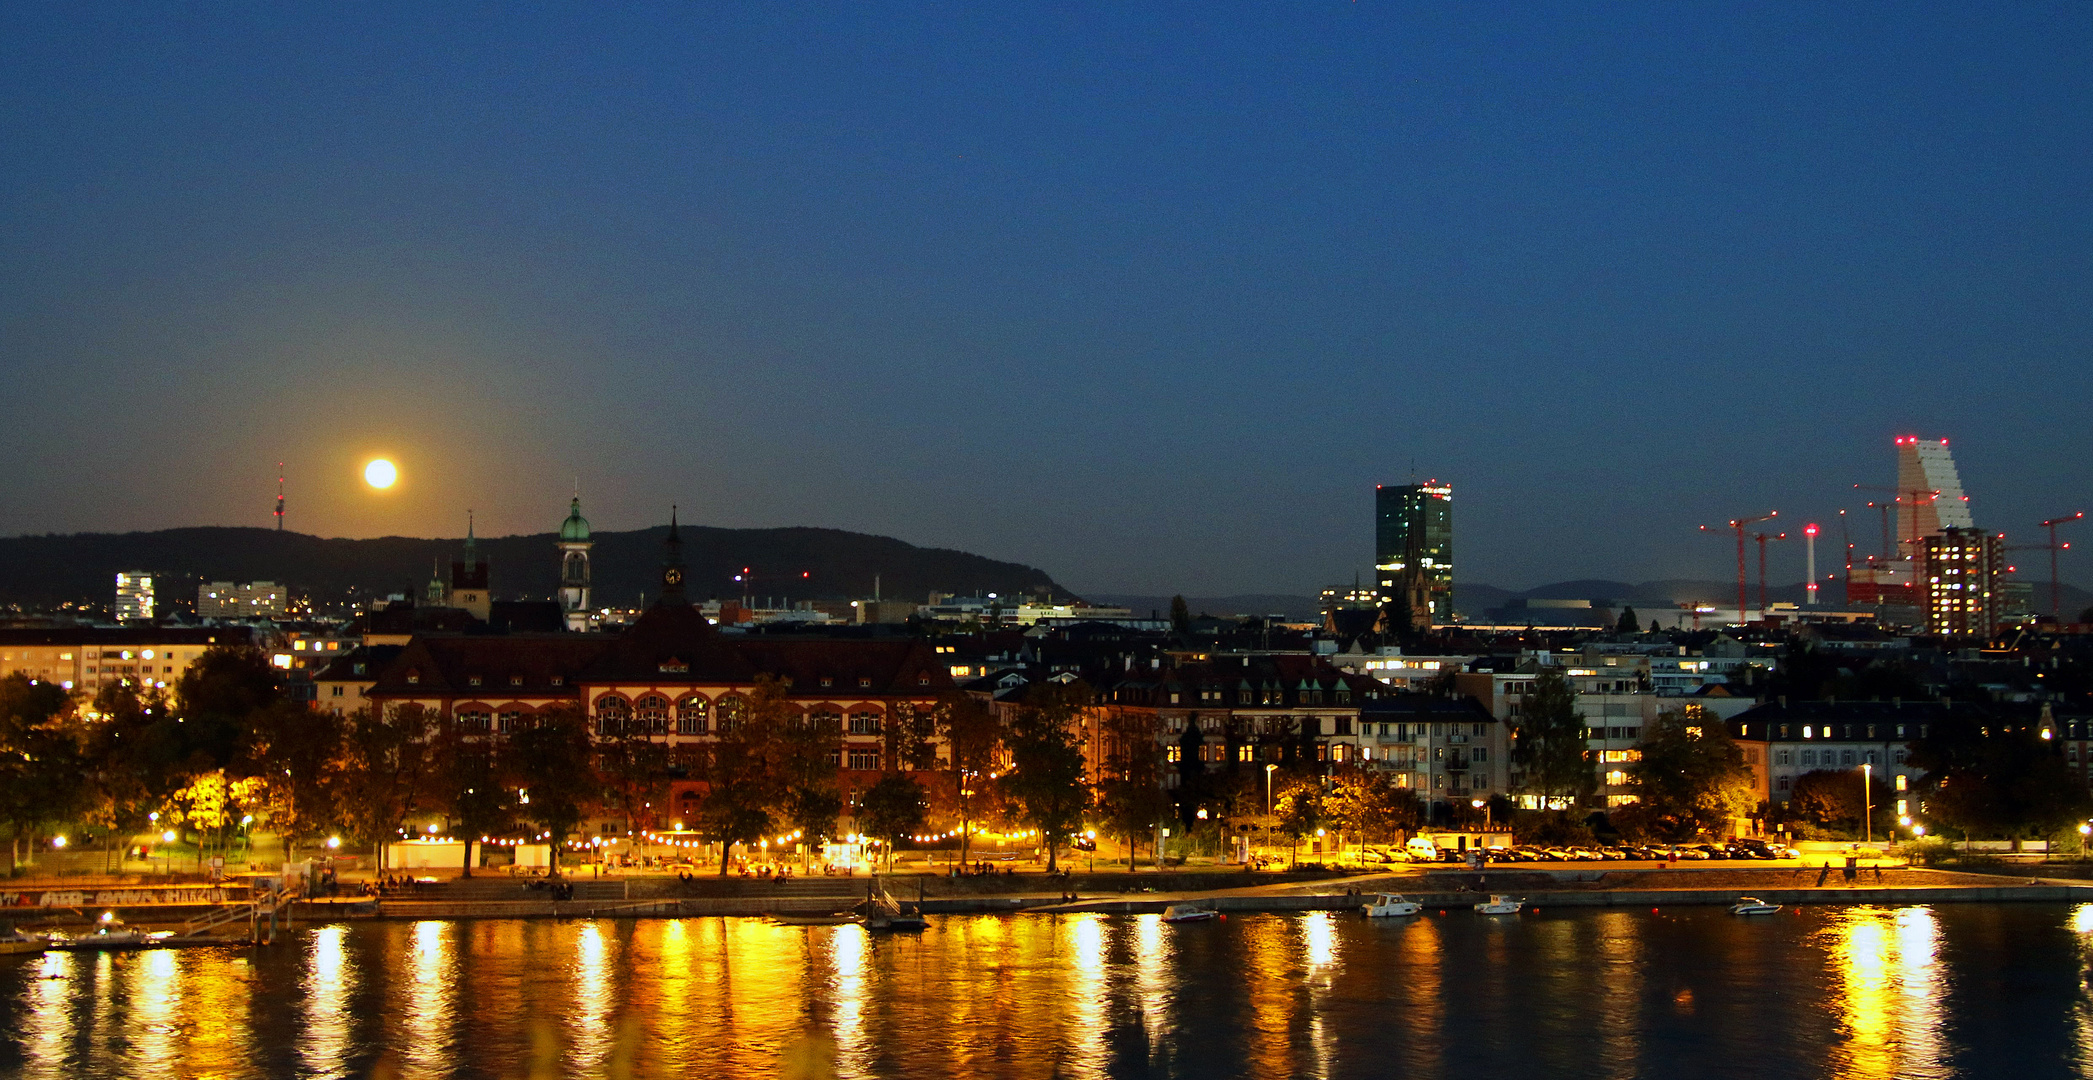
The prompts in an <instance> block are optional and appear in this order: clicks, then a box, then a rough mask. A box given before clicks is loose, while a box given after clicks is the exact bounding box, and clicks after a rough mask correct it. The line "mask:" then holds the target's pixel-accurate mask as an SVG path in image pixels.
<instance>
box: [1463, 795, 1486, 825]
mask: <svg viewBox="0 0 2093 1080" xmlns="http://www.w3.org/2000/svg"><path fill="white" fill-rule="evenodd" d="M1468 805H1470V806H1472V807H1475V808H1476V809H1477V810H1480V811H1482V812H1483V828H1484V829H1485V830H1487V829H1489V827H1490V824H1491V820H1490V800H1488V799H1470V800H1468Z"/></svg>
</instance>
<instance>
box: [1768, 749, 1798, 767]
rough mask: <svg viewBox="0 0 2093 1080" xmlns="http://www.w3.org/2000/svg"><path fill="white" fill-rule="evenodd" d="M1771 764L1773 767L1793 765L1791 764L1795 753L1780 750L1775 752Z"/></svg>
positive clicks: (1793, 761)
mask: <svg viewBox="0 0 2093 1080" xmlns="http://www.w3.org/2000/svg"><path fill="white" fill-rule="evenodd" d="M1773 763H1774V764H1775V765H1793V764H1795V753H1794V751H1791V750H1780V751H1776V752H1775V753H1774V755H1773Z"/></svg>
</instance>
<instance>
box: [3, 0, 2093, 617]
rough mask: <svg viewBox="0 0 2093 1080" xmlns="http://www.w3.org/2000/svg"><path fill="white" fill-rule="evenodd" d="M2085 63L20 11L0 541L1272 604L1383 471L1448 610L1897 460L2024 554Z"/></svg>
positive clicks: (1902, 7) (1091, 31) (2075, 403)
mask: <svg viewBox="0 0 2093 1080" xmlns="http://www.w3.org/2000/svg"><path fill="white" fill-rule="evenodd" d="M432 8H435V9H439V10H437V11H434V12H433V13H432V11H431V10H430V9H432ZM2089 57H2093V4H2087V3H2084V2H2083V0H2080V2H2073V3H2065V4H2056V5H2041V4H2012V5H1989V4H1969V3H1953V4H1937V5H1921V4H1915V3H1896V4H1881V5H1868V4H1860V3H1842V4H1824V5H1800V4H1768V5H1748V4H1705V5H1695V4H1679V3H1659V4H1649V5H1641V6H1638V5H1631V4H1593V5H1584V6H1568V5H1561V6H1558V5H1538V4H1516V5H1515V4H1502V5H1472V4H1435V5H1404V4H1390V3H1385V2H1381V0H1361V2H1358V3H1352V2H1343V3H1332V2H1320V0H1315V2H1301V3H1291V4H1244V5H1227V4H1218V3H1213V2H1199V3H1186V4H1161V3H1140V4H1117V5H1087V4H1085V5H1057V6H1053V7H1046V6H1030V5H1017V4H958V3H951V4H916V5H890V4H861V5H844V4H820V5H805V6H799V5H791V4H785V3H767V4H739V5H697V4H671V5H663V6H660V7H653V8H649V7H641V6H621V7H620V12H619V13H617V14H612V15H606V14H604V13H603V12H602V11H601V10H600V7H599V6H597V5H558V6H548V7H544V8H533V7H528V6H524V5H502V6H492V5H489V6H467V5H462V4H437V5H428V4H404V5H398V6H390V7H388V6H383V5H378V4H355V5H325V6H322V5H303V6H301V5H290V4H284V5H277V4H253V5H242V6H234V5H196V4H190V5H164V6H163V5H152V4H128V3H127V4H104V5H88V4H27V3H15V4H8V5H5V6H4V7H0V160H4V162H5V165H4V166H0V364H4V367H5V372H6V378H7V383H8V385H9V386H10V387H11V388H12V391H13V392H11V393H9V394H8V395H6V397H5V399H4V401H0V450H4V453H5V455H6V460H7V467H6V468H5V469H4V470H0V531H4V532H7V533H19V532H39V533H40V532H45V531H73V530H129V529H153V528H162V527H168V526H175V525H196V524H253V525H265V524H268V523H269V521H270V518H269V510H270V507H271V504H272V500H273V498H274V494H275V490H274V489H275V469H276V462H277V461H278V460H283V461H285V462H287V463H288V464H287V466H286V468H287V470H288V473H289V477H290V516H289V523H290V527H292V528H294V529H298V530H300V531H306V532H314V533H320V534H323V535H341V536H375V535H384V534H404V535H421V536H439V535H459V534H462V532H463V529H464V519H465V512H466V510H467V508H472V509H474V510H476V511H477V513H478V520H479V523H480V529H481V531H482V532H483V533H512V532H536V531H546V530H550V529H552V528H554V527H555V526H556V525H557V523H558V521H559V519H560V518H561V517H562V516H563V514H564V511H565V502H566V499H567V498H568V495H569V492H570V489H571V488H572V487H573V485H574V484H575V482H576V480H577V478H578V479H579V482H580V485H581V492H582V497H583V499H584V503H585V508H586V510H587V512H588V514H589V516H590V517H591V518H592V520H594V521H595V522H596V524H597V526H598V527H599V528H609V529H619V528H635V527H640V526H644V525H651V524H657V523H659V522H661V521H663V520H665V519H666V517H667V514H668V507H669V504H670V503H672V502H674V503H680V504H681V505H682V507H683V514H684V520H686V521H692V520H695V521H699V522H702V523H706V524H715V525H728V526H758V525H822V526H834V527H840V528H848V529H859V530H865V531H869V532H877V533H885V534H890V535H894V536H898V537H901V538H902V539H905V540H908V541H911V542H914V543H919V544H928V545H937V546H950V547H959V548H964V549H967V550H971V551H975V552H978V553H980V554H983V555H988V556H991V557H995V558H1005V559H1015V560H1019V561H1023V562H1028V563H1032V564H1035V565H1038V566H1040V567H1042V568H1044V569H1046V570H1047V571H1049V572H1050V573H1052V574H1053V575H1055V577H1056V578H1057V579H1059V580H1060V581H1062V582H1063V583H1064V584H1066V585H1068V586H1070V587H1072V588H1075V589H1077V590H1078V591H1085V590H1088V591H1098V592H1104V591H1181V592H1185V593H1189V594H1194V595H1214V594H1219V593H1227V592H1238V591H1283V592H1295V593H1302V592H1311V591H1313V590H1315V589H1317V588H1320V587H1322V586H1325V585H1329V584H1335V583H1339V582H1344V583H1349V582H1350V580H1351V578H1352V575H1353V573H1354V572H1355V571H1357V570H1360V569H1363V568H1365V567H1366V566H1367V565H1368V564H1369V563H1370V561H1371V557H1372V550H1371V547H1372V535H1373V533H1372V521H1371V516H1372V506H1373V502H1372V492H1373V486H1374V485H1375V484H1376V483H1403V482H1407V481H1408V480H1409V479H1410V478H1411V477H1412V476H1413V475H1414V476H1416V477H1417V478H1419V479H1423V478H1426V477H1438V478H1441V479H1446V480H1450V481H1452V482H1453V484H1454V485H1455V489H1456V492H1457V495H1456V503H1455V506H1456V552H1457V565H1458V567H1459V576H1460V578H1461V579H1462V580H1464V581H1472V582H1486V583H1491V584H1497V585H1503V586H1507V587H1519V586H1527V585H1534V584H1539V583H1542V582H1547V581H1554V580H1560V579H1566V578H1575V577H1609V578H1617V579H1625V580H1629V581H1640V580H1648V579H1655V578H1665V577H1705V578H1713V579H1717V580H1720V579H1722V578H1723V577H1725V576H1726V575H1728V574H1730V573H1732V572H1733V566H1734V563H1733V561H1732V560H1733V558H1734V555H1733V548H1731V546H1730V545H1729V544H1728V543H1727V542H1725V541H1724V540H1722V539H1718V538H1710V537H1706V536H1703V535H1701V534H1699V533H1697V532H1696V531H1695V526H1696V525H1698V524H1700V523H1702V522H1708V521H1719V520H1720V519H1723V518H1727V517H1729V516H1732V515H1735V514H1739V513H1744V512H1752V513H1758V512H1763V511H1764V509H1766V508H1768V507H1778V508H1780V510H1781V511H1782V516H1783V517H1789V516H1791V515H1792V516H1793V517H1794V518H1795V519H1796V520H1797V521H1798V523H1799V521H1800V520H1802V519H1805V518H1809V517H1815V518H1818V519H1820V520H1824V521H1827V522H1829V521H1830V520H1831V517H1832V515H1833V514H1834V513H1835V511H1836V508H1837V507H1839V506H1842V505H1850V506H1857V505H1858V504H1859V502H1860V501H1863V500H1864V499H1865V498H1866V497H1868V496H1866V495H1860V496H1856V495H1854V494H1853V493H1852V492H1851V490H1850V487H1849V485H1851V484H1853V483H1856V482H1865V483H1875V484H1889V483H1892V482H1893V478H1894V459H1893V448H1892V445H1891V440H1892V438H1893V437H1894V436H1896V435H1898V434H1902V433H1916V434H1922V435H1927V436H1947V437H1950V438H1951V439H1952V440H1953V446H1954V449H1955V453H1956V457H1957V459H1958V462H1959V464H1960V466H1961V470H1962V477H1963V481H1964V484H1965V486H1966V487H1967V489H1968V490H1969V492H1970V493H1971V495H1972V498H1973V502H1972V505H1973V507H1974V509H1975V513H1976V518H1977V523H1978V524H1979V525H1982V526H1986V527H1989V528H1994V529H2003V530H2006V531H2007V532H2009V533H2011V534H2013V535H2014V536H2015V537H2016V539H2022V540H2028V541H2032V540H2034V539H2036V536H2035V530H2033V529H2032V528H2030V526H2031V525H2032V523H2033V522H2034V521H2036V520H2038V519H2040V518H2043V517H2048V516H2051V515H2054V514H2057V513H2061V512H2069V511H2075V510H2080V509H2089V510H2093V490H2089V483H2088V479H2087V462H2088V461H2089V460H2093V424H2089V422H2088V416H2089V407H2088V403H2089V400H2093V393H2089V392H2093V355H2089V351H2093V350H2089V341H2093V290H2089V285H2093V199H2089V195H2093V63H2089V60H2088V58H2089ZM380 454H384V455H389V456H391V457H393V458H394V459H395V460H397V461H398V462H399V463H400V468H401V477H402V479H401V484H400V485H399V487H397V488H396V489H394V490H393V491H391V492H388V493H385V494H382V495H381V494H376V493H373V492H372V491H370V490H369V489H367V488H365V487H364V486H363V485H362V484H361V482H360V480H359V472H360V468H361V465H362V463H363V462H364V461H365V460H367V459H369V458H370V457H373V456H377V455H380ZM1413 470H1414V472H1413ZM1862 520H1863V524H1864V527H1863V528H1861V529H1860V530H1858V531H1859V533H1860V536H1861V537H1863V538H1872V537H1873V536H1874V526H1873V525H1872V524H1870V523H1872V522H1873V521H1874V519H1873V518H1872V517H1871V516H1870V517H1864V518H1863V519H1862ZM2088 532H2089V535H2087V536H2085V537H2084V538H2083V539H2084V541H2085V542H2087V543H2089V544H2093V528H2089V530H2088ZM1835 535H1836V534H1835V532H1834V536H1835ZM1868 546H1872V541H1871V542H1870V544H1869V545H1868ZM1800 557H1801V552H1800V551H1799V549H1791V550H1789V551H1788V552H1786V553H1784V554H1782V555H1781V558H1782V559H1783V560H1784V562H1785V563H1786V564H1792V565H1790V566H1789V567H1788V569H1787V570H1786V571H1785V572H1782V571H1780V570H1779V569H1778V568H1777V569H1776V572H1775V573H1774V575H1773V576H1774V577H1775V578H1784V579H1786V580H1790V581H1792V580H1796V579H1798V578H1799V577H1800V576H1801V569H1800ZM1826 557H1827V558H1828V557H1829V553H1828V552H1827V553H1826ZM2083 559H2084V557H2083V556H2080V555H2078V554H2077V553H2076V552H2074V553H2073V555H2071V556H2068V557H2067V560H2068V562H2067V566H2068V568H2067V571H2066V576H2067V577H2070V578H2078V579H2081V580H2083V579H2084V578H2086V577H2088V576H2093V572H2089V571H2093V563H2087V562H2085V561H2083ZM2072 562H2075V563H2077V564H2078V565H2077V566H2075V567H2073V566H2069V565H2068V564H2069V563H2072Z"/></svg>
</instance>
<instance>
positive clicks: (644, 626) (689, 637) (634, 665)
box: [580, 600, 757, 683]
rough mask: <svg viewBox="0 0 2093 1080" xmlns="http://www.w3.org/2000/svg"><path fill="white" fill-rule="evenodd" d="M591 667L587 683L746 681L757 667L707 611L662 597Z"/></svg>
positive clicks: (583, 674) (585, 673) (584, 675)
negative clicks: (663, 678) (668, 680)
mask: <svg viewBox="0 0 2093 1080" xmlns="http://www.w3.org/2000/svg"><path fill="white" fill-rule="evenodd" d="M609 640H610V645H609V647H608V648H606V649H605V650H604V651H603V652H602V654H601V655H599V656H598V657H597V658H596V660H595V662H594V663H592V664H590V665H589V667H588V669H587V670H585V671H582V672H581V673H580V678H581V679H582V680H584V681H587V682H598V683H603V682H658V681H660V680H661V678H662V677H663V676H664V675H666V676H670V677H672V678H675V679H677V680H678V681H683V680H688V681H693V682H721V683H747V682H754V681H755V679H756V673H757V668H755V667H754V666H752V665H750V664H749V662H748V661H747V660H746V659H745V658H743V656H742V655H741V652H740V651H739V650H738V649H737V648H736V645H735V643H732V642H729V641H728V640H727V639H726V637H725V635H723V634H721V633H720V632H719V631H718V630H717V629H716V628H714V627H713V625H712V623H710V622H709V621H707V620H706V618H705V615H704V613H703V612H701V611H699V610H698V609H697V608H695V607H692V606H691V605H690V604H688V603H675V602H672V601H666V600H664V601H662V602H658V603H656V604H655V605H654V606H653V607H651V608H648V609H647V612H646V614H644V615H641V616H640V617H639V620H638V621H636V622H634V623H633V624H632V625H631V626H630V627H628V628H626V630H625V632H624V633H622V634H619V635H617V636H616V637H614V638H611V639H609Z"/></svg>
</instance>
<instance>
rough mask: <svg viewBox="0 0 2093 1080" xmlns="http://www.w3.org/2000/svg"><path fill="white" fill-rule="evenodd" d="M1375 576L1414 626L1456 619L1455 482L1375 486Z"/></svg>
mask: <svg viewBox="0 0 2093 1080" xmlns="http://www.w3.org/2000/svg"><path fill="white" fill-rule="evenodd" d="M1374 579H1375V581H1377V582H1378V583H1379V585H1380V593H1381V603H1382V605H1383V606H1385V607H1392V608H1393V609H1394V611H1395V612H1396V613H1397V614H1398V616H1400V615H1401V614H1403V613H1407V614H1408V616H1409V620H1410V625H1411V626H1412V627H1413V628H1417V629H1423V628H1425V627H1429V626H1431V625H1433V624H1440V623H1448V622H1452V621H1453V485H1452V484H1442V483H1440V482H1439V481H1437V480H1427V481H1425V482H1424V483H1422V484H1402V485H1399V486H1396V487H1386V486H1377V487H1376V488H1375V489H1374Z"/></svg>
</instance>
